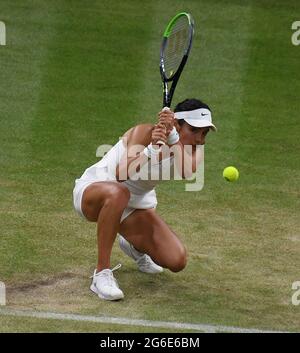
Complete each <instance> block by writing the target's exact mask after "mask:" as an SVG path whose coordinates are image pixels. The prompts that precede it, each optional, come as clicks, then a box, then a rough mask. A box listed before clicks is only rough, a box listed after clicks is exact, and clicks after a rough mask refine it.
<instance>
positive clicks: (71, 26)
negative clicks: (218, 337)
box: [0, 0, 300, 331]
mask: <svg viewBox="0 0 300 353" xmlns="http://www.w3.org/2000/svg"><path fill="white" fill-rule="evenodd" d="M183 9H184V10H186V11H189V12H191V13H192V14H193V16H194V19H195V23H196V36H195V40H194V45H193V48H192V52H191V57H190V59H189V62H188V64H187V66H186V69H185V71H184V73H183V76H182V80H181V81H180V82H179V85H178V89H177V90H176V93H175V98H174V101H180V100H182V99H185V98H186V97H199V98H202V99H203V100H204V101H205V102H207V103H208V104H209V105H210V106H211V107H212V109H213V117H214V122H215V123H216V125H217V127H218V130H219V131H218V133H216V134H211V135H210V136H208V138H207V145H206V147H205V148H206V149H205V187H204V189H203V190H202V191H201V192H198V193H195V192H192V193H188V192H185V191H184V182H179V181H176V182H170V183H163V184H161V185H160V186H159V187H158V188H157V194H158V199H159V206H158V212H159V213H160V214H161V215H162V216H163V218H164V219H165V220H166V221H167V222H168V223H169V224H170V226H171V227H172V228H173V229H174V230H175V231H176V232H177V233H178V234H181V238H182V239H183V241H184V243H185V244H186V246H187V248H188V252H189V263H188V266H187V268H186V269H185V270H184V271H183V272H182V273H178V274H173V273H170V272H168V271H165V272H164V273H163V274H162V275H159V276H153V277H152V276H147V275H144V274H141V273H138V272H137V271H136V269H135V266H134V264H133V263H131V261H130V259H127V258H126V257H125V256H124V255H123V254H121V251H120V250H119V249H118V247H117V246H115V247H114V252H113V258H112V263H117V262H122V264H123V268H122V269H121V270H120V271H118V273H117V276H116V277H117V278H118V280H119V283H120V286H121V288H122V289H123V290H124V292H125V295H126V297H125V300H124V301H123V302H120V303H107V302H103V301H99V300H98V299H97V297H95V296H92V295H91V294H90V293H89V291H88V285H89V279H88V276H89V275H90V274H91V271H92V269H93V267H94V264H95V261H96V237H95V230H96V228H95V224H91V223H87V222H85V221H83V220H82V219H80V218H79V217H78V216H77V215H76V214H75V212H74V210H73V206H72V189H73V183H74V179H75V178H76V177H78V176H80V175H81V174H82V172H83V171H84V169H85V168H87V167H88V166H89V165H91V164H93V163H95V161H96V160H97V158H96V157H95V152H96V149H97V147H98V146H99V145H101V144H104V143H105V144H114V143H115V142H116V141H117V140H118V137H119V136H121V135H122V133H123V132H124V131H126V130H127V129H128V128H129V127H131V126H133V125H134V124H137V123H140V122H149V121H151V122H154V121H155V119H156V114H157V111H158V110H159V109H160V107H161V84H160V81H159V79H160V78H159V71H158V50H159V44H160V37H161V34H162V31H163V27H164V24H165V23H167V21H168V20H169V18H170V17H171V16H173V15H174V14H175V13H176V12H178V11H181V10H183ZM299 10H300V5H299V1H296V0H295V1H293V0H290V1H289V2H288V5H287V2H286V1H283V0H280V1H266V0H264V1H258V0H257V1H247V2H245V1H238V0H235V1H234V0H232V1H218V0H214V1H185V2H182V1H171V0H166V1H164V2H160V1H156V0H154V1H148V2H143V3H141V2H139V1H135V0H132V1H117V0H115V1H114V2H113V4H112V3H111V2H109V1H101V2H100V1H99V2H84V3H83V2H79V1H58V0H54V1H51V2H49V1H42V0H41V1H35V0H31V1H30V0H26V1H13V2H12V1H8V0H2V1H1V4H0V20H1V21H4V22H5V23H6V29H7V45H6V46H5V47H0V68H1V70H0V82H1V84H0V112H1V115H0V117H1V129H0V148H1V154H0V168H1V174H0V190H1V199H0V212H1V216H0V229H1V237H0V244H1V245H0V279H1V280H2V281H4V282H5V283H6V285H7V287H8V306H11V307H15V308H30V309H39V310H48V311H54V310H55V311H61V312H71V311H72V312H74V313H82V314H93V315H96V314H101V315H109V316H122V317H129V318H141V319H150V320H162V321H172V320H174V321H180V322H193V323H209V324H222V325H231V326H242V327H256V328H268V329H280V330H300V324H299V310H300V309H299V307H295V306H293V305H291V296H292V290H291V285H292V282H294V281H296V280H299V278H300V271H299V256H300V234H299V228H300V221H299V211H298V210H299V207H300V204H299V182H300V173H299V153H298V151H299V132H300V131H299V124H298V114H299V108H300V104H299V94H298V93H299V89H300V80H299V59H300V48H299V47H295V46H293V45H292V44H291V40H290V37H291V34H292V31H291V29H290V28H291V23H292V22H293V21H295V20H297V18H295V14H297V13H299ZM227 165H235V166H236V167H237V168H238V169H239V171H240V179H239V181H238V182H236V183H234V184H232V183H227V182H225V181H224V180H223V179H222V170H223V168H224V167H226V166H227ZM22 321H23V319H22V320H21V319H17V318H16V319H13V318H8V317H2V318H1V321H0V330H1V331H13V330H16V331H23V330H24V329H25V330H26V327H27V329H28V330H29V331H44V330H48V329H47V328H46V327H48V328H49V330H50V331H51V330H52V327H53V326H52V325H49V326H48V323H46V321H45V322H44V323H43V322H42V321H38V320H35V319H28V322H27V319H26V326H24V322H22ZM63 325H64V324H63V323H61V322H60V323H59V327H58V330H60V331H63V330H66V331H69V330H71V331H77V330H78V331H84V330H87V331H89V330H91V331H93V330H98V327H99V326H97V327H96V326H93V327H92V326H89V325H82V326H80V327H79V326H76V325H75V326H74V325H73V324H71V323H65V326H63ZM53 330H54V331H55V328H54V327H53ZM99 330H103V331H107V330H108V331H109V330H116V331H119V330H122V328H120V327H117V326H116V327H113V328H108V327H104V326H101V327H99ZM141 330H144V329H141Z"/></svg>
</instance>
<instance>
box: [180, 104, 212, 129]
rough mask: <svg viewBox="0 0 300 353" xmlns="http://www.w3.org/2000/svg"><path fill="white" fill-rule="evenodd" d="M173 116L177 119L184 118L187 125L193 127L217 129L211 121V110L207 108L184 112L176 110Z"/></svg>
mask: <svg viewBox="0 0 300 353" xmlns="http://www.w3.org/2000/svg"><path fill="white" fill-rule="evenodd" d="M174 116H175V119H177V120H180V119H184V120H185V121H186V122H187V123H188V124H189V125H192V126H195V127H210V128H211V129H212V130H213V131H217V128H216V127H215V125H214V124H213V123H212V119H211V112H210V110H208V109H205V108H200V109H195V110H189V111H184V112H176V113H175V114H174Z"/></svg>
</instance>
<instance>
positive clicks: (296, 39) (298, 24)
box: [291, 21, 300, 45]
mask: <svg viewBox="0 0 300 353" xmlns="http://www.w3.org/2000/svg"><path fill="white" fill-rule="evenodd" d="M292 30H293V31H296V32H294V33H293V34H292V37H291V41H292V44H293V45H300V21H295V22H293V23H292Z"/></svg>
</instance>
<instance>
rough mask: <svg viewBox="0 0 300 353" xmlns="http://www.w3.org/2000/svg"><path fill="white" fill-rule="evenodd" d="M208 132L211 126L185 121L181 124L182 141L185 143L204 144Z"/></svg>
mask: <svg viewBox="0 0 300 353" xmlns="http://www.w3.org/2000/svg"><path fill="white" fill-rule="evenodd" d="M208 132H209V127H194V126H191V125H189V124H188V123H186V122H185V123H184V124H183V125H182V126H180V131H179V135H180V141H181V143H182V144H183V145H193V146H195V145H204V144H205V137H206V135H207V134H208Z"/></svg>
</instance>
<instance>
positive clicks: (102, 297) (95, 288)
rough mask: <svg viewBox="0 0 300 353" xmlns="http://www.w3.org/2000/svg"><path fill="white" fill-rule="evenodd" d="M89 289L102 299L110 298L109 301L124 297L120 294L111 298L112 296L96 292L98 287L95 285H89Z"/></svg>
mask: <svg viewBox="0 0 300 353" xmlns="http://www.w3.org/2000/svg"><path fill="white" fill-rule="evenodd" d="M90 290H91V291H92V292H93V293H94V294H97V295H98V297H99V298H101V299H104V300H110V301H114V300H121V299H123V298H124V295H122V296H120V297H117V298H116V297H115V298H112V297H106V296H105V295H103V294H101V293H99V292H98V289H97V287H96V286H95V285H93V284H92V285H91V286H90Z"/></svg>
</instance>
